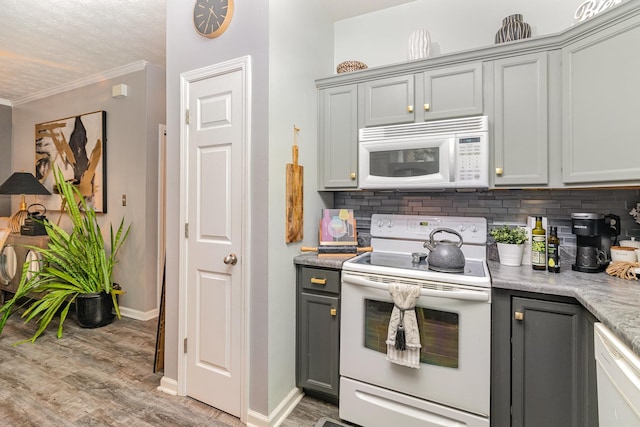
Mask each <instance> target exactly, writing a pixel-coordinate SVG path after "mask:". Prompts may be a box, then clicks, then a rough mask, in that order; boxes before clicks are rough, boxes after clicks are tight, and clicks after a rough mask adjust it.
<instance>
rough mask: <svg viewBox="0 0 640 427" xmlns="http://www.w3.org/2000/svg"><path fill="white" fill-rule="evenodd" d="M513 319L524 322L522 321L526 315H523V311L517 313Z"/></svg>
mask: <svg viewBox="0 0 640 427" xmlns="http://www.w3.org/2000/svg"><path fill="white" fill-rule="evenodd" d="M513 317H514V319H516V320H522V319H524V313H523V312H521V311H516V312H515V313H514V314H513Z"/></svg>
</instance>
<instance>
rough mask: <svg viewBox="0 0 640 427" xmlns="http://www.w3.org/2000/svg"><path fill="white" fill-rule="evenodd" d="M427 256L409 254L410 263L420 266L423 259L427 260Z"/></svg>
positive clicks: (414, 253)
mask: <svg viewBox="0 0 640 427" xmlns="http://www.w3.org/2000/svg"><path fill="white" fill-rule="evenodd" d="M427 256H428V255H427V254H425V253H424V252H412V253H411V262H412V263H413V264H420V263H421V262H423V261H424V260H425V259H427Z"/></svg>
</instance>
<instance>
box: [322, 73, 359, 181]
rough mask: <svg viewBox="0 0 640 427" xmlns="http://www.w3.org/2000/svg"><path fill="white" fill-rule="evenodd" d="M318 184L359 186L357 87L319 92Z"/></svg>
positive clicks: (349, 86)
mask: <svg viewBox="0 0 640 427" xmlns="http://www.w3.org/2000/svg"><path fill="white" fill-rule="evenodd" d="M319 104H320V105H319V115H320V120H319V126H318V129H319V141H320V143H319V144H318V156H319V159H318V175H319V176H318V184H319V189H320V190H332V189H339V190H343V189H355V188H357V187H358V180H357V171H358V106H357V104H358V87H357V85H348V86H340V87H333V88H327V89H323V90H321V91H320V92H319Z"/></svg>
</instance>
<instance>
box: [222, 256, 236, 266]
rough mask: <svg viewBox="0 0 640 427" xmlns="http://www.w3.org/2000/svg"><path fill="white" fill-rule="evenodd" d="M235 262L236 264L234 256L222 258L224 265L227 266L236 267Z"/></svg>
mask: <svg viewBox="0 0 640 427" xmlns="http://www.w3.org/2000/svg"><path fill="white" fill-rule="evenodd" d="M237 262H238V257H237V256H236V254H229V255H227V256H226V257H224V263H225V264H227V265H236V263H237Z"/></svg>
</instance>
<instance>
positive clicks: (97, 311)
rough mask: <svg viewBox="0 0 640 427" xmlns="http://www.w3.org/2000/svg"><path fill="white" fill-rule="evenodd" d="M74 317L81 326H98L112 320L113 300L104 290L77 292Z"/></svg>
mask: <svg viewBox="0 0 640 427" xmlns="http://www.w3.org/2000/svg"><path fill="white" fill-rule="evenodd" d="M76 318H77V320H78V324H79V325H80V326H82V327H83V328H99V327H101V326H105V325H108V324H109V323H111V322H112V321H113V300H112V299H111V295H110V294H107V293H105V292H98V293H92V294H79V295H78V296H77V297H76Z"/></svg>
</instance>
